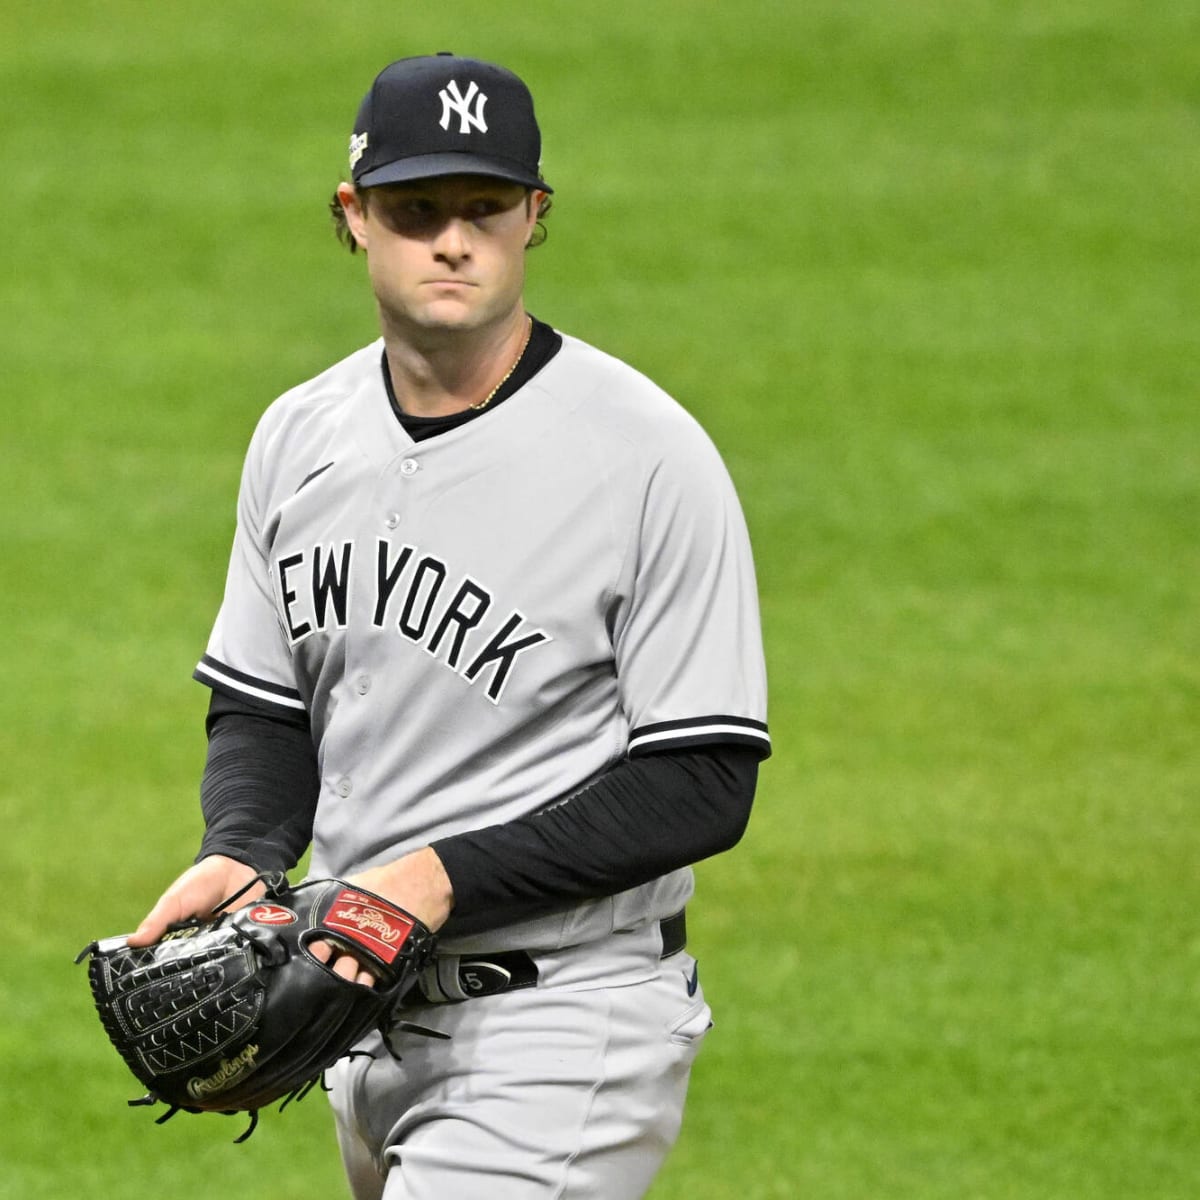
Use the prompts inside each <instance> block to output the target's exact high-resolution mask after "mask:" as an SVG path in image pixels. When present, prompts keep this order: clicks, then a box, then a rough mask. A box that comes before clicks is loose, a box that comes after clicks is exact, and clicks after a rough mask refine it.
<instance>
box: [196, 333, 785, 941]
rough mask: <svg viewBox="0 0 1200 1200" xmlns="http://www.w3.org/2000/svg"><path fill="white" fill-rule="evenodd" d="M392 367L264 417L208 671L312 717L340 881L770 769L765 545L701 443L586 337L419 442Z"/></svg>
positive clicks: (362, 370)
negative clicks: (396, 400) (676, 785)
mask: <svg viewBox="0 0 1200 1200" xmlns="http://www.w3.org/2000/svg"><path fill="white" fill-rule="evenodd" d="M381 351H382V342H375V343H373V344H371V345H370V346H367V347H365V348H363V349H362V350H360V351H358V352H357V353H355V354H352V355H350V356H349V357H348V358H346V359H344V360H343V361H342V362H340V363H338V364H336V365H335V366H333V367H332V368H330V369H329V370H328V371H326V372H324V373H323V374H321V375H319V376H317V377H316V378H315V379H312V380H310V381H309V382H307V383H305V384H303V385H301V386H300V387H298V388H295V389H294V390H292V391H290V392H288V393H286V394H285V395H283V396H282V397H280V399H279V400H277V401H276V402H275V403H274V404H273V405H272V406H271V407H270V408H269V409H268V410H267V412H266V413H265V414H264V416H263V418H262V420H261V422H260V423H259V426H258V428H257V430H256V432H255V434H254V437H253V439H252V442H251V445H250V448H249V452H248V454H247V458H246V463H245V468H244V472H243V477H242V486H241V491H240V495H239V500H238V523H237V531H236V534H235V538H234V546H233V553H232V557H231V562H230V567H229V574H228V579H227V583H226V589H225V597H224V602H223V604H222V606H221V610H220V613H219V615H218V617H217V621H216V624H215V627H214V629H213V632H212V636H211V639H210V641H209V644H208V648H207V652H206V654H205V655H204V657H203V659H202V661H201V663H200V664H199V666H198V667H197V669H196V677H197V678H198V679H200V680H201V681H202V682H205V683H207V684H209V685H211V686H215V687H219V688H221V689H223V690H226V691H230V692H232V693H234V694H237V695H242V696H246V697H250V698H253V699H255V700H257V701H260V702H266V703H268V704H271V705H274V706H278V707H280V708H282V709H290V710H306V711H307V712H308V714H309V718H310V721H311V727H312V733H313V739H314V742H315V745H316V747H317V758H318V769H319V773H320V779H321V793H320V799H319V802H318V806H317V813H316V820H315V827H314V835H313V856H312V870H313V872H314V873H332V874H338V875H344V874H347V873H349V872H351V871H354V870H357V869H362V868H365V867H368V866H373V865H376V864H379V863H381V862H385V861H387V860H389V859H392V858H395V857H397V856H398V855H400V854H403V853H405V852H406V851H409V850H413V849H416V848H418V847H420V846H423V845H426V844H428V843H429V842H431V841H433V840H435V839H437V838H440V837H446V836H449V835H452V834H455V833H459V832H462V831H465V830H471V829H477V828H481V827H483V826H486V825H492V824H497V823H500V822H504V821H508V820H511V819H514V818H517V817H521V816H525V815H527V814H529V813H532V812H537V811H540V810H542V809H544V808H546V807H547V806H548V805H551V804H553V803H554V802H555V801H557V800H559V799H561V798H562V797H564V796H566V795H569V794H572V793H574V792H576V791H578V790H579V789H581V788H582V787H584V786H586V785H587V784H588V783H589V782H591V781H592V780H594V779H595V778H596V777H598V776H599V775H601V774H602V773H603V772H604V771H605V770H606V769H608V768H609V767H611V766H612V765H613V763H615V762H616V761H619V760H620V759H622V758H623V757H625V756H626V755H628V754H632V755H636V754H638V753H639V752H645V751H647V750H652V749H665V748H676V747H688V746H696V745H703V744H707V743H718V742H729V741H732V742H739V743H743V744H749V745H753V746H756V747H758V748H760V749H761V750H762V752H763V753H764V754H765V753H766V752H767V750H768V747H769V743H768V734H767V727H766V682H765V671H764V666H763V655H762V646H761V639H760V632H759V616H758V602H757V594H756V589H755V580H754V571H753V565H752V562H751V556H750V547H749V539H748V536H747V533H746V528H745V523H744V520H743V517H742V513H741V508H740V506H739V504H738V501H737V497H736V495H735V492H734V489H733V485H732V483H731V481H730V479H729V476H728V473H727V472H726V470H725V467H724V464H723V463H722V462H721V459H720V457H719V455H718V454H717V451H716V449H715V448H714V447H713V445H712V443H711V442H710V440H709V438H708V437H707V435H706V434H705V433H704V432H703V430H702V429H701V428H700V426H699V425H698V424H697V423H696V421H695V420H694V419H693V418H692V417H691V416H690V415H689V414H688V413H687V412H685V411H684V409H683V408H682V407H681V406H679V405H678V404H677V403H676V402H675V401H674V400H672V399H671V398H670V397H669V396H667V395H666V394H665V393H664V392H663V391H661V390H660V389H659V388H658V387H656V386H655V385H654V384H653V383H652V382H650V381H649V380H648V379H646V378H645V377H644V376H643V375H641V374H639V373H638V372H637V371H635V370H634V369H632V368H631V367H629V366H627V365H626V364H624V363H621V362H620V361H618V360H616V359H614V358H612V357H610V356H608V355H606V354H603V353H602V352H600V351H598V350H596V349H595V348H593V347H591V346H589V345H587V344H585V343H584V342H581V341H579V340H578V339H575V338H571V337H565V338H564V344H563V347H562V349H561V351H560V352H559V353H558V354H557V355H556V356H555V357H554V358H553V359H552V360H551V361H550V362H549V363H548V364H547V365H546V366H545V367H544V368H543V369H542V370H541V371H540V372H538V374H536V375H535V376H534V377H533V378H532V379H531V380H530V381H529V382H528V383H527V384H526V385H525V386H524V387H522V388H521V389H520V390H519V391H518V392H516V393H515V394H514V395H512V396H511V397H509V398H508V400H507V401H505V403H503V404H502V405H500V406H498V407H497V408H496V409H494V410H493V411H490V412H487V413H486V414H484V415H483V416H481V417H479V418H477V419H476V420H473V421H470V422H467V423H466V424H464V425H462V426H460V427H458V428H456V429H453V430H451V431H449V432H447V433H443V434H441V435H439V436H438V437H436V438H431V439H428V440H426V441H422V442H420V443H417V442H414V441H413V440H412V438H410V437H409V435H408V434H407V433H406V432H405V431H404V429H403V428H402V426H401V425H400V423H399V422H398V421H397V420H396V417H395V414H394V412H393V411H392V409H391V407H390V404H389V401H388V397H387V393H386V390H385V387H384V382H383V377H382V373H381V367H380V359H381ZM691 889H692V878H691V872H690V870H687V869H685V870H680V871H675V872H672V873H671V874H669V875H668V876H665V877H664V878H662V879H659V880H657V881H655V882H653V883H650V884H647V885H644V886H642V887H638V888H634V889H632V890H630V891H627V892H623V893H621V894H620V895H618V896H615V897H611V898H608V899H605V900H597V901H592V902H589V903H586V904H583V905H580V906H578V907H577V908H575V909H574V910H572V911H571V912H569V913H567V914H565V915H564V914H558V915H555V916H549V917H541V918H537V919H534V920H531V921H526V922H523V923H521V924H520V925H514V926H509V927H507V928H506V929H503V930H499V931H493V932H490V933H488V934H485V935H478V936H475V937H471V938H463V939H459V940H457V941H455V942H453V943H452V944H450V945H448V947H447V948H450V949H456V950H459V951H463V950H473V949H478V948H481V947H486V948H488V949H492V950H501V949H507V948H518V947H528V946H543V947H546V948H553V947H555V946H558V945H567V944H573V943H578V942H584V941H588V940H592V939H594V938H599V937H603V936H605V935H607V934H609V933H610V932H611V931H613V930H614V929H623V928H629V927H634V926H637V925H639V924H642V923H644V922H646V921H648V920H651V919H656V918H661V917H663V916H666V915H668V914H670V913H673V912H676V911H678V910H679V909H680V908H681V907H682V906H683V904H684V902H685V901H686V899H687V898H688V896H689V895H690V894H691Z"/></svg>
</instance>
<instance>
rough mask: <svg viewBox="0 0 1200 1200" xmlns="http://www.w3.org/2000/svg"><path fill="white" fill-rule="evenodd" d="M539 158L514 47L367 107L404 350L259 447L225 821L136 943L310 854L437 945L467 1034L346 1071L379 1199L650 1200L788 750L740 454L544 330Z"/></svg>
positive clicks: (382, 82)
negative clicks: (715, 882)
mask: <svg viewBox="0 0 1200 1200" xmlns="http://www.w3.org/2000/svg"><path fill="white" fill-rule="evenodd" d="M540 151H541V138H540V133H539V130H538V125H537V122H536V120H535V116H534V109H533V101H532V99H531V97H530V94H529V92H528V90H527V88H526V86H525V84H524V83H523V82H522V81H521V80H520V79H518V78H517V76H515V75H513V74H512V73H510V72H509V71H507V70H504V69H502V68H501V67H498V66H495V65H493V64H490V63H486V62H482V61H478V60H475V59H469V58H460V57H455V56H453V55H447V54H441V55H432V56H428V57H420V58H409V59H404V60H401V61H399V62H394V63H392V64H391V65H390V66H388V67H386V68H385V69H384V70H383V71H382V72H381V73H380V74H379V75H378V77H377V78H376V79H375V81H374V83H373V84H372V86H371V89H370V91H369V92H368V93H367V95H366V97H365V99H364V100H363V102H362V105H361V107H360V109H359V112H358V117H357V120H356V122H355V125H354V130H353V134H352V137H351V139H350V162H349V167H350V180H349V181H348V182H346V183H343V184H341V185H340V186H339V187H338V189H337V194H336V204H335V209H336V216H337V219H338V221H339V223H340V226H341V233H342V235H343V236H344V238H345V239H346V241H347V242H348V244H349V245H350V247H351V249H360V250H362V251H364V252H365V256H366V265H367V271H368V274H369V277H370V282H371V287H372V290H373V293H374V299H375V303H376V307H377V309H378V315H379V323H380V329H381V333H382V336H381V338H380V339H379V340H378V341H375V342H373V343H372V344H371V345H368V346H366V347H364V348H363V349H361V350H358V351H356V352H355V353H353V354H351V355H350V356H349V357H347V358H345V359H343V360H342V361H341V362H338V363H336V364H335V365H334V366H332V367H330V368H329V369H328V370H327V371H325V372H324V373H323V374H321V375H318V376H317V377H316V378H314V379H311V380H309V381H308V382H306V383H303V384H301V385H300V386H299V387H296V388H295V389H293V390H292V391H290V392H288V393H286V394H285V395H283V396H282V397H280V398H279V399H278V400H277V401H276V402H275V403H274V404H273V405H271V407H270V408H269V409H268V410H267V411H266V413H265V414H264V416H263V417H262V419H261V421H260V423H259V426H258V428H257V431H256V432H255V434H254V437H253V439H252V441H251V444H250V447H249V451H248V453H247V457H246V462H245V468H244V472H243V477H242V484H241V490H240V495H239V499H238V510H237V529H236V533H235V536H234V543H233V550H232V556H231V560H230V564H229V570H228V576H227V582H226V588H225V596H224V601H223V603H222V605H221V608H220V612H219V613H218V615H217V618H216V622H215V626H214V628H213V631H212V635H211V638H210V640H209V643H208V647H207V650H206V652H205V653H204V655H203V658H202V659H201V661H200V664H199V666H198V667H197V668H196V678H197V679H198V680H200V681H201V682H202V683H204V684H206V685H208V687H210V688H211V691H212V696H211V706H210V710H209V716H208V735H209V751H208V759H207V764H206V767H205V772H204V777H203V781H202V785H201V801H202V807H203V812H204V816H205V823H206V831H205V834H204V839H203V843H202V846H201V849H200V854H199V856H198V859H197V861H196V863H195V864H194V865H193V866H192V867H191V868H189V869H188V870H187V871H185V872H184V874H183V875H181V876H180V877H179V878H178V879H177V880H176V881H175V883H174V884H172V885H171V886H170V887H169V888H168V889H167V891H166V892H165V893H164V895H163V896H162V897H161V899H160V900H159V901H158V903H157V904H156V905H155V906H154V908H153V909H152V911H151V912H150V913H149V914H148V915H147V917H146V918H145V920H144V921H143V922H142V925H141V927H140V928H139V930H138V933H137V934H136V935H135V937H134V939H132V940H133V941H134V944H147V943H149V942H151V941H153V940H154V939H156V938H157V937H159V936H160V935H161V934H162V932H163V931H164V929H165V928H166V925H167V923H168V922H170V921H172V920H177V919H181V918H183V917H186V916H190V915H203V914H206V913H207V912H208V911H209V910H211V909H212V907H213V906H214V905H215V904H217V903H218V902H219V901H220V900H221V899H222V898H224V897H225V896H227V895H228V894H230V893H231V892H233V891H234V890H235V889H236V888H237V887H238V886H241V885H242V884H244V883H245V882H247V881H248V880H250V879H252V878H253V875H254V874H255V872H257V871H260V870H267V869H276V868H283V869H290V868H291V867H293V866H294V865H295V864H296V863H297V861H298V860H299V858H300V857H301V855H302V854H303V853H304V851H305V849H306V848H307V847H308V845H309V843H310V841H311V845H312V860H311V873H312V874H313V875H324V874H329V875H337V876H343V877H350V878H352V879H354V880H356V881H357V882H358V883H359V884H360V885H361V886H363V887H366V888H370V889H371V890H373V891H376V892H378V893H381V894H383V895H384V896H387V897H389V898H390V899H392V900H394V901H395V903H397V904H399V905H400V906H401V907H403V908H405V909H407V910H408V911H410V912H412V913H415V914H416V915H417V916H419V917H420V918H421V919H422V920H424V921H425V922H427V924H428V925H429V926H430V927H431V928H433V929H436V930H440V951H439V955H438V958H437V961H436V962H435V963H434V964H433V965H432V966H431V967H429V968H428V969H426V971H425V972H424V973H423V975H422V977H421V981H420V984H419V986H418V987H416V988H414V989H413V990H412V991H410V992H409V993H408V995H407V997H406V998H405V1000H404V1002H403V1008H402V1010H401V1011H400V1012H399V1013H398V1014H397V1017H398V1019H400V1018H403V1019H404V1020H405V1021H406V1022H407V1023H416V1024H419V1025H421V1026H424V1027H425V1028H427V1029H430V1030H433V1031H436V1032H438V1033H441V1034H445V1035H448V1039H434V1038H429V1037H424V1036H421V1035H419V1034H416V1033H413V1032H409V1031H407V1030H401V1031H397V1032H396V1033H394V1034H393V1036H392V1037H391V1038H390V1051H391V1052H389V1047H385V1046H384V1045H383V1044H382V1040H381V1038H380V1037H379V1036H377V1035H372V1037H371V1038H370V1039H368V1041H367V1042H366V1043H364V1045H363V1049H364V1050H365V1051H367V1052H368V1053H367V1054H365V1055H355V1056H354V1057H353V1058H351V1059H348V1060H343V1062H342V1063H340V1064H339V1066H338V1067H337V1068H335V1070H334V1071H333V1072H332V1073H331V1078H330V1081H329V1082H330V1083H331V1085H332V1091H331V1099H332V1104H333V1108H334V1112H335V1115H336V1123H337V1130H338V1137H339V1142H340V1146H341V1150H342V1155H343V1159H344V1163H345V1167H346V1171H347V1174H348V1177H349V1180H350V1183H351V1188H352V1191H353V1194H354V1196H355V1197H356V1198H358V1200H366V1198H368V1197H371V1198H378V1197H386V1198H387V1200H400V1198H405V1200H408V1198H413V1200H417V1198H419V1200H433V1198H434V1197H437V1198H445V1197H455V1198H471V1197H480V1196H486V1197H488V1198H489V1200H540V1198H546V1200H549V1198H550V1197H563V1196H567V1197H579V1198H594V1200H625V1198H628V1197H637V1196H642V1195H643V1194H644V1193H645V1191H646V1189H647V1188H648V1187H649V1185H650V1182H651V1180H652V1178H653V1176H654V1174H655V1173H656V1171H657V1170H658V1168H659V1166H660V1165H661V1163H662V1161H663V1159H664V1157H665V1155H666V1154H667V1152H668V1150H669V1148H670V1146H671V1145H672V1143H673V1141H674V1140H675V1137H676V1135H677V1133H678V1130H679V1126H680V1121H681V1117H682V1111H683V1104H684V1095H685V1091H686V1087H687V1080H688V1075H689V1071H690V1067H691V1064H692V1061H693V1058H694V1056H695V1054H696V1052H697V1050H698V1048H699V1046H700V1044H701V1041H702V1039H703V1037H704V1035H705V1032H706V1031H707V1029H708V1028H709V1026H710V1012H709V1008H708V1005H707V1004H706V1002H705V999H704V995H703V992H702V990H701V987H700V983H699V979H698V975H697V968H696V963H695V960H694V959H693V958H692V957H691V955H689V953H688V952H687V949H686V932H685V917H684V910H685V906H686V904H687V901H688V899H689V897H690V896H691V894H692V888H693V876H692V872H691V869H690V864H693V863H695V862H697V861H698V860H700V859H702V858H705V857H707V856H710V855H712V854H715V853H718V852H720V851H723V850H725V849H727V848H729V847H731V846H732V845H734V844H735V843H736V842H737V841H738V839H739V838H740V836H741V834H742V832H743V830H744V828H745V825H746V822H747V819H748V816H749V812H750V806H751V801H752V798H753V794H754V789H755V782H756V775H757V764H758V762H759V761H760V760H761V759H762V758H764V757H765V756H766V755H767V754H768V753H769V750H770V742H769V739H768V733H767V726H766V685H765V673H764V667H763V655H762V648H761V638H760V631H759V620H758V607H757V598H756V591H755V581H754V573H753V566H752V562H751V556H750V548H749V542H748V538H747V534H746V529H745V524H744V521H743V517H742V513H741V510H740V508H739V505H738V501H737V498H736V495H735V493H734V489H733V486H732V484H731V482H730V480H729V477H728V474H727V472H726V470H725V468H724V466H723V465H722V462H721V460H720V458H719V456H718V454H717V452H716V450H715V449H714V447H713V445H712V443H711V442H710V441H709V439H708V437H707V436H706V435H705V434H704V432H703V431H702V430H701V429H700V427H699V426H698V425H697V423H696V422H695V420H693V418H692V417H691V416H689V415H688V414H687V413H686V412H685V411H684V410H683V408H681V407H680V406H679V405H678V404H677V403H675V401H673V400H672V399H671V398H670V397H669V396H667V395H666V394H665V393H664V392H662V391H661V390H660V389H659V388H658V387H656V386H655V385H654V384H653V383H651V382H650V381H649V380H648V379H646V378H645V377H644V376H642V375H640V374H639V373H638V372H637V371H635V370H634V369H632V368H631V367H629V366H627V365H625V364H624V363H622V362H619V361H617V360H616V359H614V358H612V357H610V356H608V355H606V354H604V353H602V352H601V351H600V350H598V349H595V348H593V347H592V346H590V345H587V344H586V343H585V342H583V341H580V340H579V339H577V338H575V337H573V336H571V335H569V334H567V333H563V332H560V331H558V330H555V329H554V328H552V327H551V326H550V325H547V324H544V323H543V322H541V321H539V320H538V319H536V318H535V317H533V316H532V315H530V314H529V313H527V312H526V309H525V306H524V303H523V299H522V293H523V284H524V273H525V258H526V252H527V247H528V246H529V245H530V244H531V243H532V242H535V241H536V240H537V238H538V235H539V233H540V232H541V230H542V226H541V225H540V218H541V217H542V216H544V215H545V212H546V210H547V208H548V202H549V196H550V192H551V189H550V187H549V185H548V184H547V183H546V182H545V181H544V180H543V178H542V176H541V173H540ZM318 952H319V953H320V955H321V958H322V961H323V962H326V963H327V965H328V969H330V970H334V971H337V972H338V973H339V974H342V975H345V976H347V977H348V978H352V979H357V980H358V981H359V982H361V984H362V986H364V987H369V986H371V983H372V976H371V974H370V973H369V972H368V971H367V970H366V969H365V968H364V967H363V966H362V965H361V964H359V963H358V962H357V961H356V960H355V959H353V958H352V957H350V956H349V955H348V954H346V953H345V952H343V951H339V950H335V949H334V948H333V947H331V946H329V945H324V946H323V947H321V948H319V950H318ZM394 1055H398V1056H399V1060H400V1061H397V1058H396V1057H394Z"/></svg>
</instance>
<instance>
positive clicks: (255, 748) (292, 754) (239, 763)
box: [197, 692, 319, 871]
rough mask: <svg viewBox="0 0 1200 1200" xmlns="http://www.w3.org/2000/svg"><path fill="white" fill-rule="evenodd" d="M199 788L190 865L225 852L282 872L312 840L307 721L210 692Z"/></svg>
mask: <svg viewBox="0 0 1200 1200" xmlns="http://www.w3.org/2000/svg"><path fill="white" fill-rule="evenodd" d="M207 726H208V758H207V760H206V762H205V765H204V777H203V779H202V780H201V782H200V807H201V810H202V811H203V813H204V823H205V829H204V838H203V840H202V842H201V844H200V853H199V854H198V855H197V860H199V859H201V858H204V857H205V856H206V855H209V854H224V855H227V856H228V857H229V858H236V859H237V860H238V861H239V862H244V863H248V864H249V865H250V866H252V867H255V868H257V869H258V870H260V871H272V870H282V871H287V870H290V869H291V868H292V867H294V866H295V865H296V863H297V862H298V861H299V860H300V856H301V855H302V854H303V853H304V851H305V849H306V848H307V847H308V843H309V841H310V840H311V839H312V826H313V816H314V814H315V813H316V809H317V793H318V790H319V783H318V776H317V757H316V753H315V752H314V750H313V744H312V738H311V736H310V735H309V732H308V723H307V720H306V719H297V718H295V717H289V718H282V717H280V716H278V715H277V714H275V713H273V712H272V713H270V714H268V713H266V712H265V711H260V710H258V709H257V708H256V707H255V706H253V705H250V704H247V703H244V702H242V701H240V700H236V701H235V700H232V699H230V698H229V697H226V696H223V695H222V694H221V693H220V692H214V693H213V696H212V701H211V703H210V705H209V712H208V720H207Z"/></svg>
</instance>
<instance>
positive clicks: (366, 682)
mask: <svg viewBox="0 0 1200 1200" xmlns="http://www.w3.org/2000/svg"><path fill="white" fill-rule="evenodd" d="M354 688H355V691H357V692H358V694H359V695H360V696H365V695H366V694H367V693H368V692H369V691H370V690H371V677H370V675H360V676H359V677H358V682H357V683H356V684H355V685H354Z"/></svg>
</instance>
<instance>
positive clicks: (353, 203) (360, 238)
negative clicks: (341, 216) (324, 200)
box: [337, 183, 367, 250]
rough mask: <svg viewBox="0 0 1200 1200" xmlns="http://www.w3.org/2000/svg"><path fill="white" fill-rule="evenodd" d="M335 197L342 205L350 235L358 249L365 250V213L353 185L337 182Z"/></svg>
mask: <svg viewBox="0 0 1200 1200" xmlns="http://www.w3.org/2000/svg"><path fill="white" fill-rule="evenodd" d="M337 198H338V202H339V203H340V204H341V206H342V212H344V213H345V214H346V228H347V229H349V230H350V236H351V237H353V238H354V240H355V242H357V243H358V246H359V248H360V249H362V250H365V249H366V248H367V214H366V212H365V211H364V209H363V204H362V200H361V199H360V198H359V195H358V192H357V191H355V189H354V185H353V184H349V183H339V184H338V189H337Z"/></svg>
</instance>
